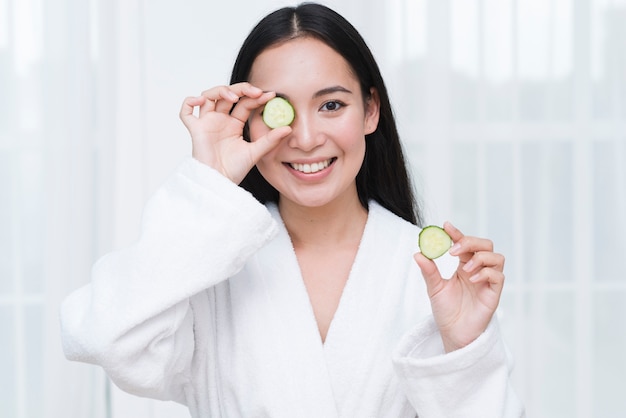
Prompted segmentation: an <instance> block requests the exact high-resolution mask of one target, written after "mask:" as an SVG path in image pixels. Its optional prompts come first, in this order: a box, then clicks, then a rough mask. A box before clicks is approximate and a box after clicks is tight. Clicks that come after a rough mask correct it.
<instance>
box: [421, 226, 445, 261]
mask: <svg viewBox="0 0 626 418" xmlns="http://www.w3.org/2000/svg"><path fill="white" fill-rule="evenodd" d="M418 244H419V247H420V251H421V252H422V254H424V257H426V258H429V259H431V260H434V259H435V258H438V257H441V256H442V255H444V254H445V253H446V251H448V250H449V249H450V247H451V246H452V238H450V235H448V233H447V232H446V231H444V230H443V228H441V227H438V226H436V225H429V226H427V227H424V229H422V230H421V231H420V235H419V238H418Z"/></svg>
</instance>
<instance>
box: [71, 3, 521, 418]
mask: <svg viewBox="0 0 626 418" xmlns="http://www.w3.org/2000/svg"><path fill="white" fill-rule="evenodd" d="M277 95H280V97H282V98H283V99H288V100H289V103H290V106H293V109H294V111H295V115H296V116H295V118H294V120H293V122H292V123H291V124H290V125H288V126H279V127H276V128H273V129H272V128H271V127H268V126H267V124H266V123H265V122H264V120H263V116H262V109H263V108H264V107H265V106H267V105H268V103H270V101H271V100H276V96H277ZM281 100H282V99H281ZM180 118H181V120H182V122H183V124H184V125H185V127H186V128H187V129H188V131H189V133H190V136H191V147H192V157H193V158H188V159H187V160H186V161H184V162H183V163H182V164H181V165H180V166H179V168H178V169H177V170H176V171H175V172H174V174H173V175H172V176H171V177H170V178H169V179H168V180H167V181H166V182H165V183H164V184H163V185H162V186H161V187H159V188H158V189H157V191H156V193H155V194H154V196H153V197H152V198H151V199H149V201H148V203H147V205H146V208H145V211H144V220H143V222H142V228H143V231H142V233H141V234H140V238H139V239H138V241H137V242H136V243H135V244H133V245H131V246H129V247H126V248H124V249H121V250H118V251H115V252H112V253H109V254H108V255H106V256H104V257H103V258H101V259H100V260H99V261H98V262H97V263H96V264H95V265H94V268H93V272H92V276H91V282H90V283H89V284H87V285H85V286H83V287H81V288H80V289H77V290H76V291H74V292H72V293H71V294H70V295H69V296H68V297H67V298H66V300H65V301H64V303H63V305H62V310H61V323H62V335H63V347H64V350H65V354H66V356H67V357H68V358H69V359H71V360H77V361H83V362H87V363H94V364H98V365H100V366H102V367H103V369H104V370H105V371H106V372H107V374H108V376H109V377H110V378H111V379H112V380H113V381H114V382H115V383H116V384H117V385H118V386H119V387H120V388H121V389H123V390H125V391H128V392H129V393H132V394H136V395H140V396H149V397H154V398H157V399H168V400H174V401H176V402H179V403H182V404H184V405H186V406H187V407H188V408H189V410H190V412H191V415H192V416H193V417H197V418H200V417H209V416H212V415H214V413H215V411H221V412H224V413H226V414H227V415H229V416H231V415H232V416H242V417H244V416H245V417H247V416H259V415H264V416H293V415H296V416H300V417H307V416H310V417H320V416H323V417H352V416H389V417H398V418H399V417H406V418H409V417H410V418H413V417H415V416H416V415H419V416H423V417H429V416H433V417H434V416H464V417H474V416H475V417H481V418H483V417H494V418H495V417H498V418H500V417H507V418H513V417H519V416H521V415H522V414H523V407H522V405H521V403H520V402H519V400H518V399H517V397H516V395H515V393H514V391H513V390H512V388H511V386H510V381H509V375H510V371H511V366H512V363H511V361H510V358H509V356H508V355H507V351H506V348H505V345H504V343H503V341H502V339H501V336H500V333H499V328H498V325H497V323H498V320H497V317H496V316H495V311H496V308H497V306H498V303H499V299H500V294H501V292H502V288H503V281H504V273H503V266H504V257H503V256H502V255H500V254H498V253H495V252H494V251H493V243H492V242H491V241H490V240H488V239H484V238H478V237H474V236H469V235H464V234H463V233H462V232H461V231H460V230H458V229H457V228H455V227H454V226H453V225H452V224H450V223H445V224H444V229H445V233H446V234H447V235H448V236H449V237H450V239H451V240H452V242H454V246H453V247H452V248H451V249H450V251H449V254H450V255H451V256H452V257H455V258H456V262H455V265H456V267H453V268H452V270H451V275H450V276H446V279H444V278H443V277H442V275H441V272H440V270H439V266H437V265H436V264H435V263H434V262H433V261H432V260H430V259H429V258H427V257H425V256H424V255H423V254H421V253H420V252H419V251H418V248H417V237H418V235H419V231H420V224H419V223H420V222H421V219H422V215H421V212H420V210H419V208H418V207H417V205H416V203H415V199H414V198H413V190H412V188H411V186H410V180H409V176H408V170H407V165H406V162H405V158H404V153H403V149H402V146H401V143H400V138H399V135H398V132H397V129H396V123H395V118H394V116H393V112H392V111H391V104H390V101H389V95H388V93H387V88H386V86H385V83H384V81H383V79H382V76H381V73H380V70H379V68H378V65H377V64H376V61H375V59H374V57H373V55H372V53H371V51H370V49H369V48H368V46H367V45H366V43H365V42H364V40H363V38H362V37H361V36H360V34H359V33H358V32H357V31H356V29H355V28H354V27H353V26H352V25H351V24H350V23H349V22H348V21H347V20H345V19H344V18H343V17H342V16H341V15H339V14H337V13H336V12H334V11H333V10H332V9H329V8H328V7H326V6H322V5H319V4H315V3H304V4H302V5H299V6H297V7H285V8H281V9H278V10H276V11H274V12H272V13H269V14H268V15H266V16H265V17H264V18H262V19H261V20H260V22H259V23H258V24H257V25H256V26H255V27H254V28H253V29H252V31H251V32H250V34H249V35H248V37H247V38H246V40H245V41H244V43H243V46H242V48H241V50H240V52H239V55H238V57H237V60H236V62H235V65H234V68H233V72H232V75H231V84H230V85H227V86H226V85H221V86H215V87H212V88H209V89H208V90H205V91H204V92H202V94H201V95H200V96H194V97H188V98H186V99H185V100H184V101H183V105H182V107H181V110H180ZM251 176H252V178H251ZM259 187H261V190H271V193H270V195H269V197H270V198H269V199H264V196H263V194H262V193H261V194H259V193H258V190H259ZM224 236H228V241H227V242H226V243H225V242H224V241H223V237H224ZM277 258H279V259H280V260H282V263H280V266H278V265H277V264H276V259H277ZM155 267H156V268H155ZM372 307H375V309H372ZM94 330H96V332H94ZM372 341H375V342H376V343H375V344H372V343H371V342H372ZM302 359H306V361H302ZM294 383H295V384H294ZM304 383H306V384H304ZM451 385H453V386H454V387H455V391H449V390H447V389H446V388H448V387H450V386H451ZM469 391H471V392H472V396H471V397H467V396H466V395H465V394H466V393H468V392H469Z"/></svg>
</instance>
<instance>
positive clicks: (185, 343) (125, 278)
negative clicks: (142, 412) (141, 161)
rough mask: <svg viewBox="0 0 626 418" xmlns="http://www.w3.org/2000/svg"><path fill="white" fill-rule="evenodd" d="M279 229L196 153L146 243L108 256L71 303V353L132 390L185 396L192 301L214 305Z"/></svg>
mask: <svg viewBox="0 0 626 418" xmlns="http://www.w3.org/2000/svg"><path fill="white" fill-rule="evenodd" d="M276 228H277V227H276V224H275V221H274V220H273V219H272V217H271V215H270V214H269V212H268V211H267V209H266V208H265V206H264V205H262V204H260V203H259V202H258V201H257V200H256V199H254V197H253V196H252V195H251V194H249V193H248V192H246V191H245V190H243V189H242V188H240V187H238V186H237V185H235V184H233V183H232V182H230V181H229V180H228V179H226V178H225V177H223V176H221V175H220V174H219V173H217V172H216V171H214V170H213V169H211V168H209V167H208V166H206V165H203V164H201V163H200V162H198V161H197V160H194V159H192V158H189V159H187V160H186V161H184V162H183V163H182V164H181V166H180V167H179V168H178V169H177V171H176V172H175V173H173V175H172V176H171V177H170V178H169V179H168V180H167V181H166V183H165V184H164V185H163V186H161V188H160V189H158V190H157V191H156V193H155V194H154V195H153V196H152V197H151V198H150V200H149V201H148V202H147V204H146V207H145V209H144V214H143V220H142V228H141V235H140V237H139V239H138V240H137V242H136V243H134V244H133V245H132V246H130V247H129V248H126V249H123V250H120V251H116V252H113V253H110V254H108V255H106V256H104V257H103V258H101V259H100V260H99V261H98V262H97V263H96V264H95V265H94V267H93V270H92V277H91V281H90V283H89V284H87V285H85V286H84V287H82V288H80V289H78V290H76V291H75V292H73V293H72V294H70V295H69V296H68V297H67V298H66V299H65V300H64V302H63V304H62V306H61V333H62V341H63V349H64V352H65V355H66V357H67V358H68V359H70V360H76V361H82V362H87V363H93V364H98V365H100V366H102V367H103V368H104V369H105V371H106V372H107V374H108V375H109V376H110V377H111V378H112V380H113V381H114V382H115V383H116V384H117V385H118V386H119V387H120V388H122V389H123V390H126V391H128V392H130V393H134V394H136V395H140V396H149V397H153V398H157V399H173V400H177V401H179V402H184V398H185V394H184V393H183V391H184V389H183V388H184V386H185V384H186V383H187V382H188V380H189V376H190V375H191V370H190V368H191V359H192V356H193V353H194V334H193V326H194V323H193V315H192V308H191V304H190V300H191V299H192V298H193V297H194V295H198V294H200V293H201V292H203V291H205V290H207V289H208V292H209V294H208V295H206V296H205V297H204V300H207V301H208V302H207V303H209V304H210V303H211V296H210V291H211V288H212V287H213V286H215V285H216V284H217V283H219V282H221V281H224V280H226V279H227V278H229V277H231V276H233V275H234V274H235V273H237V272H238V271H239V270H240V269H241V268H242V267H243V265H244V263H245V262H246V259H247V258H248V257H249V256H250V255H252V254H253V253H254V252H255V251H257V250H258V249H259V248H260V247H261V246H263V245H264V244H265V243H266V242H267V241H268V240H269V239H271V238H272V236H273V235H274V234H275V233H276ZM206 311H207V312H209V313H210V312H211V308H210V307H209V308H208V309H206ZM208 319H209V320H208V321H207V324H209V325H208V326H210V324H211V320H210V318H208Z"/></svg>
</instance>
